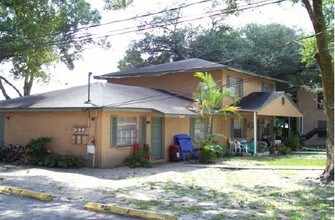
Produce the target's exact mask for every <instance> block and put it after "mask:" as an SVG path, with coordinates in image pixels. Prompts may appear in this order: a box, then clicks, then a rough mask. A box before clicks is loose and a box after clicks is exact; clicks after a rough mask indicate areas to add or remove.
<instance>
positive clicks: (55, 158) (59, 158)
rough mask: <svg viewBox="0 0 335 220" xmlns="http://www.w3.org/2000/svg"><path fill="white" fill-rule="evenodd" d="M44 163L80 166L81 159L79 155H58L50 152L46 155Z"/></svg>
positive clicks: (48, 165)
mask: <svg viewBox="0 0 335 220" xmlns="http://www.w3.org/2000/svg"><path fill="white" fill-rule="evenodd" d="M43 165H44V166H47V167H61V168H68V167H78V166H79V165H80V160H79V158H78V157H76V156H73V155H56V154H49V155H46V156H45V157H44V161H43Z"/></svg>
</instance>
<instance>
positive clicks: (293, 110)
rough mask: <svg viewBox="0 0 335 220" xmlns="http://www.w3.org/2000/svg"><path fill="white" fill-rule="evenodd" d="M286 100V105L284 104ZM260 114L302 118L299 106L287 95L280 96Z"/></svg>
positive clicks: (261, 110) (260, 111)
mask: <svg viewBox="0 0 335 220" xmlns="http://www.w3.org/2000/svg"><path fill="white" fill-rule="evenodd" d="M282 100H284V104H282ZM258 114H260V115H270V116H283V117H302V114H301V112H300V111H299V109H298V108H297V106H296V105H295V104H294V103H293V102H292V101H291V100H290V99H289V98H288V97H286V96H285V95H281V96H279V97H278V98H277V99H275V100H273V101H272V102H271V103H269V104H268V105H266V106H265V107H264V108H262V109H260V110H259V112H258Z"/></svg>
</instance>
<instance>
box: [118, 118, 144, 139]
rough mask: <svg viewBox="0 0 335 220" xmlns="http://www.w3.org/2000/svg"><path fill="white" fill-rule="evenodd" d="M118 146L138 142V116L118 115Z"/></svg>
mask: <svg viewBox="0 0 335 220" xmlns="http://www.w3.org/2000/svg"><path fill="white" fill-rule="evenodd" d="M116 120H117V121H116V122H117V123H116V146H131V145H133V144H134V143H136V142H138V125H139V123H138V118H137V117H117V119H116Z"/></svg>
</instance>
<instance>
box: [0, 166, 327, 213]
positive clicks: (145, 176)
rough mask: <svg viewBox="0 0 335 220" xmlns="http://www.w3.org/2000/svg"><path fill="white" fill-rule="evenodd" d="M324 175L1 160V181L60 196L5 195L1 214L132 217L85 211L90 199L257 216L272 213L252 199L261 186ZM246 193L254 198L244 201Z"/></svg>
mask: <svg viewBox="0 0 335 220" xmlns="http://www.w3.org/2000/svg"><path fill="white" fill-rule="evenodd" d="M319 174H320V171H312V170H311V171H287V172H283V171H281V172H277V171H274V170H264V171H263V170H255V171H250V170H223V169H219V168H208V167H207V168H206V167H194V166H190V165H189V164H186V163H167V164H159V165H155V166H154V167H153V168H137V169H130V168H128V167H119V168H114V169H90V168H79V169H48V168H41V167H32V166H25V165H8V164H1V163H0V176H2V177H3V180H0V185H7V186H14V187H19V188H24V189H29V190H33V191H39V192H45V193H47V194H51V195H53V196H54V198H55V199H54V200H53V201H51V202H41V201H38V200H33V199H30V198H24V197H18V196H13V195H8V194H4V193H3V194H0V219H48V218H49V219H130V218H125V217H120V216H113V215H104V214H99V213H95V212H92V211H87V210H84V205H85V204H86V203H87V202H97V203H105V204H118V205H121V206H127V207H133V208H142V209H150V210H159V212H162V213H167V214H176V215H177V216H178V219H248V217H247V216H250V213H253V215H255V216H256V217H257V216H258V217H262V216H265V215H267V214H269V213H264V210H258V208H254V207H253V203H252V202H251V201H252V200H253V199H257V195H256V194H255V195H254V194H252V195H253V197H250V195H251V193H254V191H255V187H256V186H261V187H265V188H269V189H271V190H272V189H275V190H277V191H278V190H280V191H289V190H304V189H305V188H304V187H306V184H301V183H303V182H306V181H308V180H309V178H316V177H317V176H318V175H319ZM307 187H308V184H307ZM237 191H241V192H240V194H236V192H237ZM256 191H257V189H256ZM241 193H242V194H241ZM233 195H234V197H233ZM240 197H243V198H248V201H247V202H244V203H243V204H241V202H240V200H241V198H240ZM283 198H284V197H283ZM255 201H256V200H255ZM256 219H257V218H256ZM278 219H289V218H286V217H285V216H282V217H280V216H279V217H278Z"/></svg>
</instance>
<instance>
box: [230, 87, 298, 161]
mask: <svg viewBox="0 0 335 220" xmlns="http://www.w3.org/2000/svg"><path fill="white" fill-rule="evenodd" d="M238 107H239V110H238V112H239V116H240V118H237V117H236V118H232V119H231V135H230V140H229V145H230V149H231V150H233V151H235V153H248V154H253V155H262V154H264V153H263V152H262V151H260V149H258V148H259V147H260V146H262V147H265V148H268V149H269V148H270V146H274V145H275V144H276V143H278V142H281V141H282V140H281V137H280V136H281V135H279V134H278V131H280V130H281V131H283V129H287V131H288V135H291V133H292V128H293V129H295V128H297V127H296V125H295V124H291V121H292V120H291V118H300V117H302V113H301V112H300V111H299V109H298V108H297V106H296V105H295V103H294V102H293V101H292V100H291V99H290V97H289V96H288V95H287V94H286V93H284V92H272V93H267V92H254V93H251V94H250V95H248V96H246V97H244V98H242V99H241V100H240V101H239V103H238ZM279 121H280V122H281V123H278V122H279ZM297 130H298V129H297ZM231 144H233V146H232V145H231ZM262 150H263V149H262ZM267 154H268V153H267Z"/></svg>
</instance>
